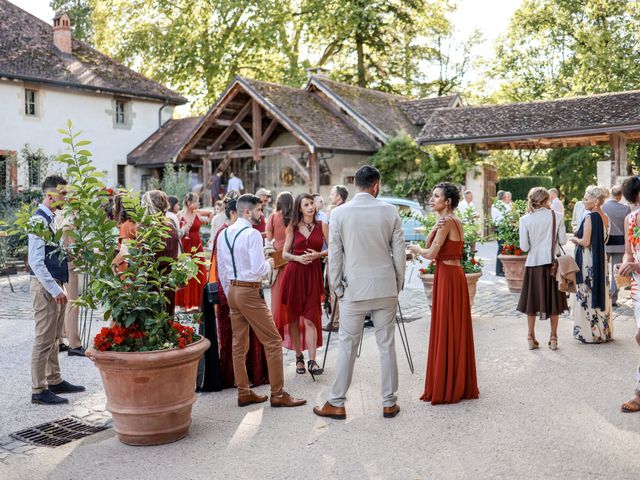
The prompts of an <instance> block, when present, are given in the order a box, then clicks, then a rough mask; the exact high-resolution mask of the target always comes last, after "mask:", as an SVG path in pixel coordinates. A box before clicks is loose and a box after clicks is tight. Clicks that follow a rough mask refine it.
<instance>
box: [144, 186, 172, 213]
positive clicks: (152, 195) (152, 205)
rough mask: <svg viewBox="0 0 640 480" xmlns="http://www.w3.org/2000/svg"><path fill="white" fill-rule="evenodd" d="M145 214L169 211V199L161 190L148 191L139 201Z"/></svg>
mask: <svg viewBox="0 0 640 480" xmlns="http://www.w3.org/2000/svg"><path fill="white" fill-rule="evenodd" d="M140 204H141V205H142V206H143V207H145V208H146V210H147V213H151V214H155V213H166V212H167V210H168V209H169V197H168V196H167V194H166V193H164V192H163V191H161V190H149V191H148V192H146V193H145V194H144V195H142V199H141V200H140Z"/></svg>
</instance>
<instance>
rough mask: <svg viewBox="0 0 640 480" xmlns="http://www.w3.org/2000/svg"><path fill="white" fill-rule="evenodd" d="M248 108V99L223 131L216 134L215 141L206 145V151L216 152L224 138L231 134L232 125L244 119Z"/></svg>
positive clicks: (249, 107)
mask: <svg viewBox="0 0 640 480" xmlns="http://www.w3.org/2000/svg"><path fill="white" fill-rule="evenodd" d="M249 110H251V102H250V101H249V102H247V103H246V105H245V106H244V107H242V108H241V109H240V111H239V112H238V113H237V114H236V116H235V117H233V120H231V124H229V126H228V127H227V128H225V129H224V131H223V132H222V133H221V134H220V135H219V136H218V138H217V139H216V141H215V142H213V143H212V144H211V145H209V146H208V147H207V151H209V152H216V151H218V150H220V147H221V146H222V144H223V143H224V142H225V140H226V139H227V138H229V135H231V134H232V133H233V132H234V131H235V128H234V126H235V125H236V124H238V123H239V122H241V121H242V120H243V119H244V117H246V116H247V114H248V113H249Z"/></svg>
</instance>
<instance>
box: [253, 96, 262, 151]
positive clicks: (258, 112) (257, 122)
mask: <svg viewBox="0 0 640 480" xmlns="http://www.w3.org/2000/svg"><path fill="white" fill-rule="evenodd" d="M251 123H252V125H251V134H252V135H251V136H252V137H253V161H254V162H259V161H260V146H261V145H262V108H260V104H259V103H258V102H256V101H255V100H253V109H252V112H251Z"/></svg>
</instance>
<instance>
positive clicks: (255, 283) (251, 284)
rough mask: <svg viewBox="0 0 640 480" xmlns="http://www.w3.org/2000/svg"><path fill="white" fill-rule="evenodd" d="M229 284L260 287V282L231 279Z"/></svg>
mask: <svg viewBox="0 0 640 480" xmlns="http://www.w3.org/2000/svg"><path fill="white" fill-rule="evenodd" d="M231 285H234V286H236V287H249V288H262V282H243V281H242V280H231Z"/></svg>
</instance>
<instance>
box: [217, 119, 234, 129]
mask: <svg viewBox="0 0 640 480" xmlns="http://www.w3.org/2000/svg"><path fill="white" fill-rule="evenodd" d="M216 125H220V126H221V127H228V126H229V125H231V120H224V119H222V118H218V119H217V120H216Z"/></svg>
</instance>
